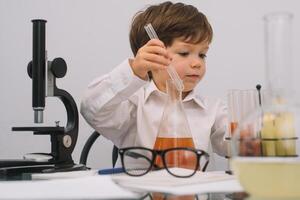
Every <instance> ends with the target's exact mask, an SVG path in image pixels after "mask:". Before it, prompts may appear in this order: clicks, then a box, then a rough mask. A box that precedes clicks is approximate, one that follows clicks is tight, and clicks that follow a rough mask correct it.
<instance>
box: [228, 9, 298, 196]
mask: <svg viewBox="0 0 300 200" xmlns="http://www.w3.org/2000/svg"><path fill="white" fill-rule="evenodd" d="M264 20H265V48H266V49H265V50H266V79H267V80H266V83H267V90H265V91H263V92H262V94H261V95H260V96H261V97H262V99H261V106H260V107H258V108H257V109H253V110H252V112H250V113H249V114H248V115H246V116H245V117H244V118H243V119H241V122H240V123H239V124H238V126H237V128H236V130H235V132H234V133H233V137H232V140H231V153H232V158H231V161H230V162H231V167H232V170H233V172H234V174H235V175H236V176H237V177H238V179H239V181H240V183H241V185H242V186H243V188H244V189H245V190H246V191H247V192H248V193H249V194H250V196H252V197H255V198H257V199H259V198H261V199H270V198H274V197H276V198H277V199H288V198H300V190H299V185H300V159H299V153H300V142H299V134H300V109H299V107H298V106H297V105H296V104H295V103H294V102H293V101H292V100H293V87H292V83H293V81H292V80H293V79H292V76H293V73H292V64H291V49H292V43H291V24H292V15H291V14H290V13H272V14H269V15H266V16H265V18H264Z"/></svg>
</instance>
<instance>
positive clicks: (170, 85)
mask: <svg viewBox="0 0 300 200" xmlns="http://www.w3.org/2000/svg"><path fill="white" fill-rule="evenodd" d="M166 91H167V94H168V101H169V102H173V103H175V102H181V100H182V91H181V90H178V89H177V87H176V85H175V83H174V81H173V80H172V79H168V80H167V81H166Z"/></svg>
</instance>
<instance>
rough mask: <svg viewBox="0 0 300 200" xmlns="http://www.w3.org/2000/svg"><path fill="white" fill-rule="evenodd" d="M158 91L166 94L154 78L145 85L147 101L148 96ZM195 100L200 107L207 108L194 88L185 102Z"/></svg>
mask: <svg viewBox="0 0 300 200" xmlns="http://www.w3.org/2000/svg"><path fill="white" fill-rule="evenodd" d="M155 92H157V93H158V94H161V95H165V93H163V92H161V91H160V90H159V89H158V88H157V87H156V85H155V83H154V81H153V80H150V82H149V83H148V84H147V86H146V87H145V102H147V100H148V98H149V97H150V96H151V95H152V94H153V93H155ZM192 100H193V101H194V102H195V103H196V104H198V105H199V106H200V107H202V108H203V109H206V108H207V106H206V105H205V102H204V100H203V98H202V97H201V96H200V95H198V94H196V92H195V91H194V90H192V91H191V92H190V93H189V94H188V95H187V96H186V97H185V98H184V99H183V102H188V101H192Z"/></svg>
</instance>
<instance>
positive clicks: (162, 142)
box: [154, 79, 196, 169]
mask: <svg viewBox="0 0 300 200" xmlns="http://www.w3.org/2000/svg"><path fill="white" fill-rule="evenodd" d="M166 91H167V95H168V99H167V102H166V105H165V108H164V111H163V116H162V119H161V121H160V125H159V129H158V134H157V137H156V141H155V144H154V149H155V150H165V149H169V148H176V147H189V148H195V145H194V141H193V137H192V134H191V131H190V128H189V125H188V121H187V117H186V114H185V112H184V109H183V104H182V91H180V90H178V89H177V88H176V85H175V84H174V81H173V80H172V79H169V80H167V81H166ZM165 160H166V162H167V163H166V166H168V167H169V168H170V167H179V168H187V169H195V167H194V166H195V162H196V158H195V156H194V155H189V154H188V153H184V151H176V152H174V153H171V154H169V155H168V156H167V158H165ZM155 165H157V166H158V167H163V163H162V159H161V157H157V158H156V160H155Z"/></svg>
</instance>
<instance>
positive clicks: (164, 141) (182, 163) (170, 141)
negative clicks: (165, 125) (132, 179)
mask: <svg viewBox="0 0 300 200" xmlns="http://www.w3.org/2000/svg"><path fill="white" fill-rule="evenodd" d="M176 147H189V148H195V145H194V142H193V139H192V138H161V137H158V138H156V141H155V144H154V149H155V150H165V149H169V148H176ZM196 162H197V158H196V156H195V155H194V154H193V153H184V151H174V152H172V153H168V156H166V164H167V166H168V168H170V167H180V168H186V169H195V166H196ZM155 164H156V165H157V166H159V167H164V165H163V161H162V158H161V157H160V156H157V157H156V160H155Z"/></svg>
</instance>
